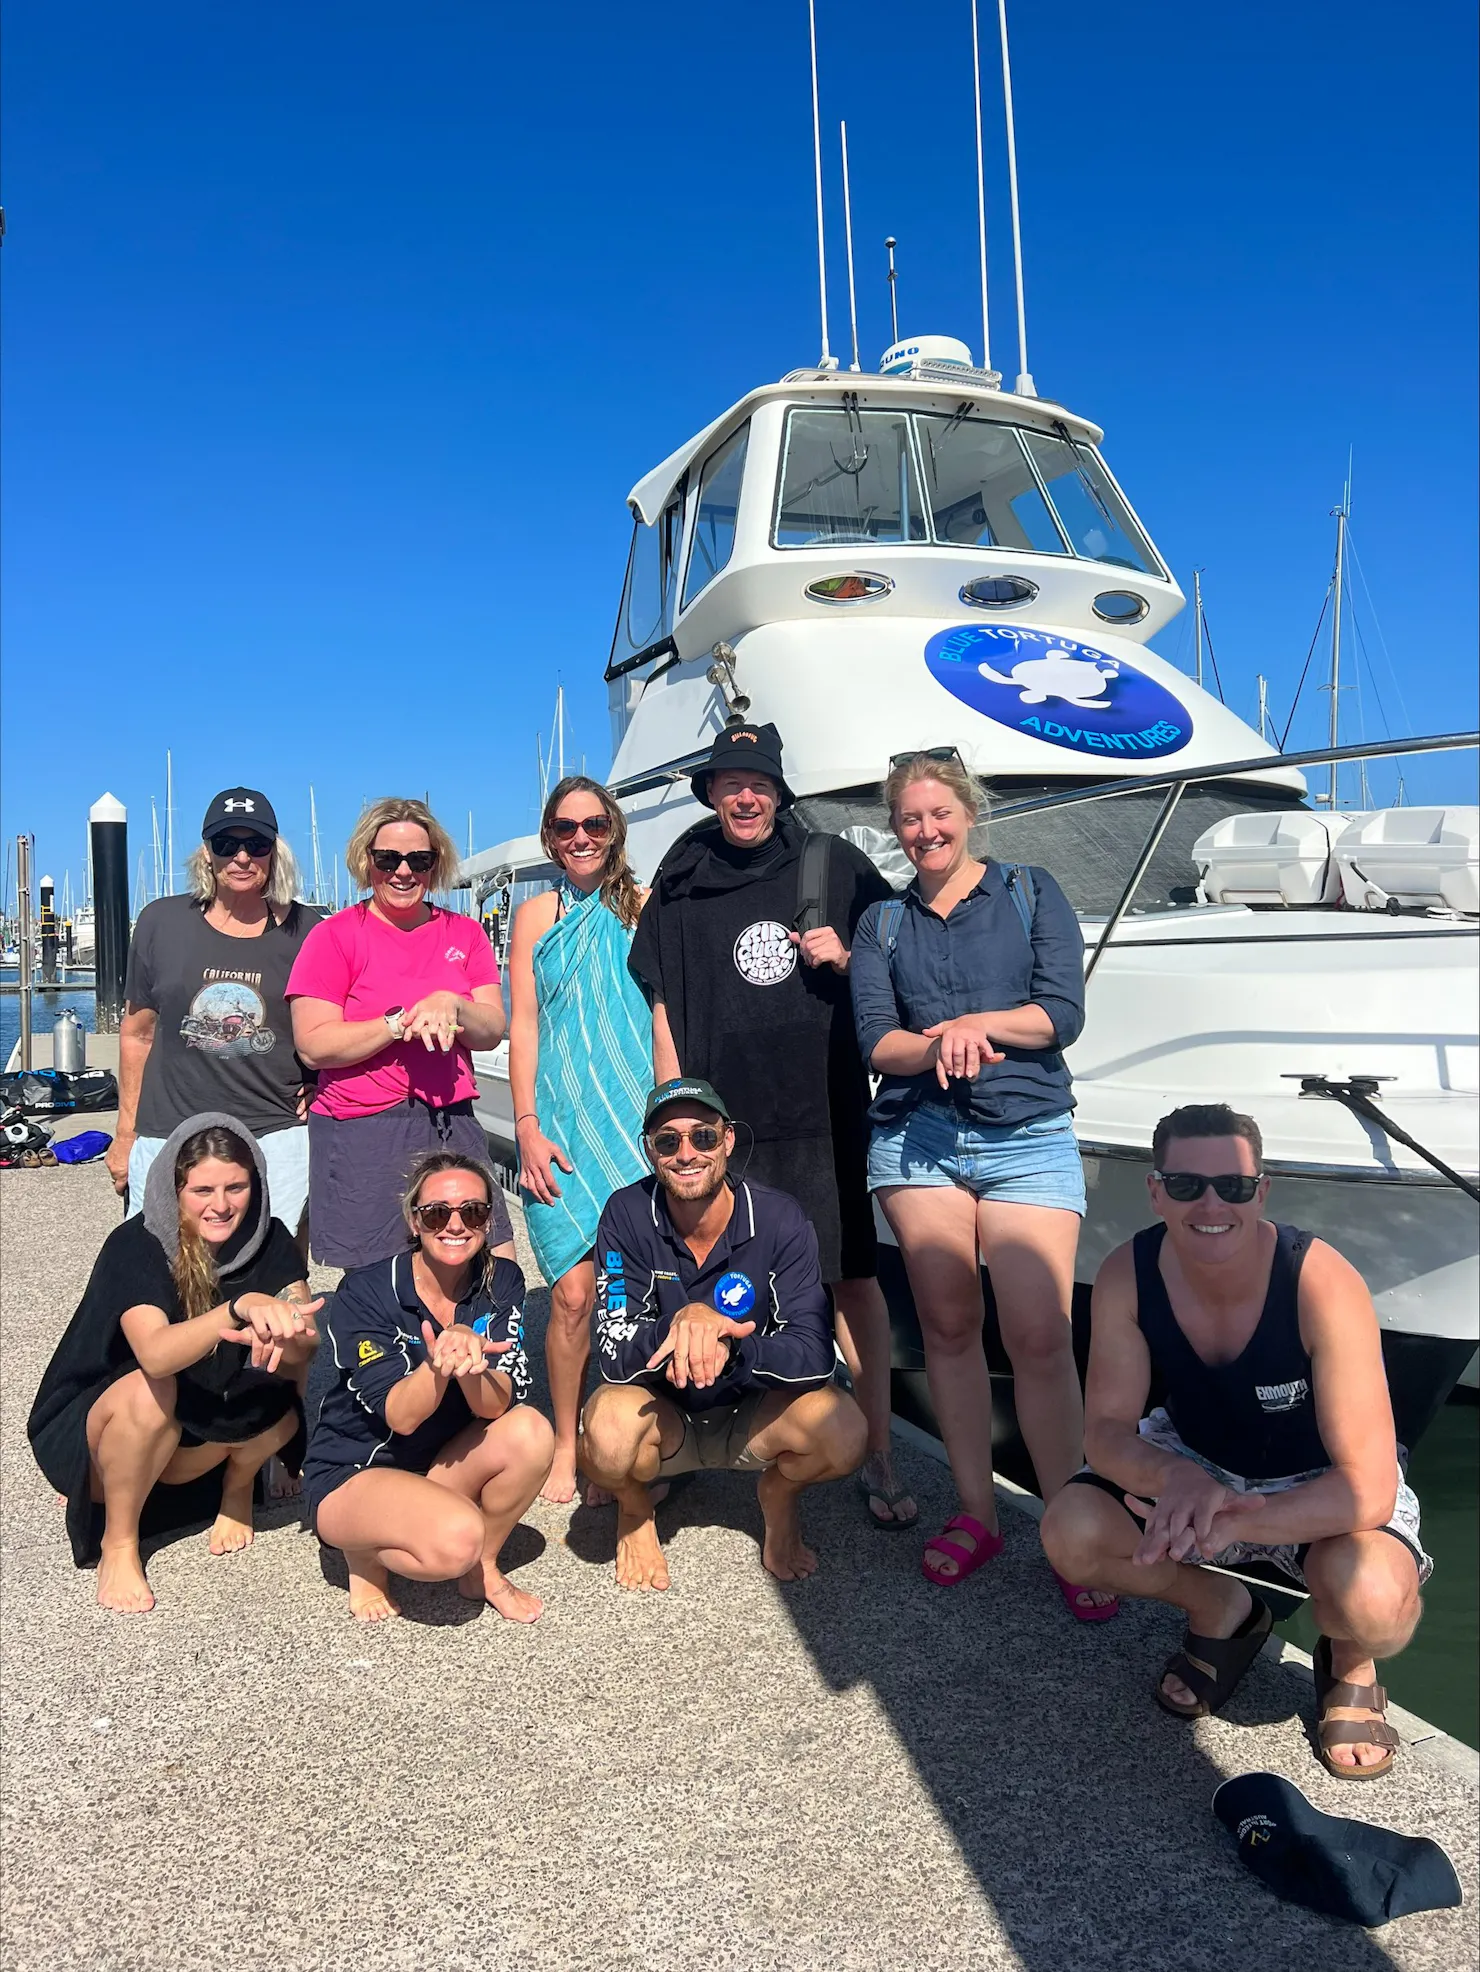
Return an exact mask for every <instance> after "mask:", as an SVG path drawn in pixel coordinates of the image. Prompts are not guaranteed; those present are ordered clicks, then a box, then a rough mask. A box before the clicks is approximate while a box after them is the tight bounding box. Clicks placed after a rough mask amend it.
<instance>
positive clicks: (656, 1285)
mask: <svg viewBox="0 0 1480 1972" xmlns="http://www.w3.org/2000/svg"><path fill="white" fill-rule="evenodd" d="M691 1301H699V1302H703V1303H704V1304H705V1305H706V1306H708V1307H711V1308H715V1309H717V1310H718V1311H719V1313H720V1314H722V1315H728V1316H729V1317H730V1319H731V1320H732V1321H737V1322H746V1321H753V1322H754V1323H755V1333H754V1334H753V1335H747V1336H744V1337H742V1338H741V1339H740V1340H738V1341H736V1340H734V1339H733V1338H731V1339H730V1341H729V1345H728V1346H729V1356H728V1359H727V1361H726V1363H725V1368H724V1373H723V1375H722V1376H720V1377H719V1378H718V1380H717V1381H716V1382H714V1383H712V1384H711V1385H710V1386H709V1388H708V1389H707V1390H696V1389H695V1388H694V1386H693V1385H692V1384H690V1385H689V1387H688V1388H687V1389H686V1390H676V1389H675V1388H674V1387H673V1385H672V1384H671V1383H670V1382H669V1381H668V1379H667V1377H666V1376H665V1375H664V1373H663V1366H662V1365H660V1366H659V1367H658V1368H657V1369H655V1370H652V1369H649V1368H648V1366H647V1365H648V1358H649V1357H650V1356H652V1355H654V1354H655V1353H656V1351H657V1349H658V1345H659V1344H660V1343H661V1342H663V1341H664V1340H665V1339H666V1338H667V1335H668V1330H669V1328H670V1327H671V1325H672V1322H673V1318H674V1316H675V1315H676V1314H677V1313H678V1312H679V1310H680V1309H681V1308H686V1307H687V1306H688V1304H689V1303H690V1302H691ZM596 1355H597V1361H598V1362H599V1364H600V1366H601V1374H602V1376H603V1378H604V1379H605V1381H606V1382H608V1383H645V1384H647V1385H648V1386H649V1387H650V1388H651V1389H654V1390H660V1391H661V1392H662V1393H663V1395H664V1396H665V1397H666V1398H667V1399H668V1401H669V1402H670V1403H672V1404H677V1405H678V1406H679V1408H680V1409H681V1410H687V1411H701V1410H711V1409H713V1408H714V1407H715V1406H716V1405H719V1404H736V1403H738V1402H739V1401H740V1399H741V1398H742V1397H743V1396H745V1395H746V1394H747V1393H748V1392H750V1391H751V1390H756V1389H760V1390H790V1391H793V1392H795V1391H799V1390H813V1389H816V1388H818V1387H819V1386H820V1385H822V1384H824V1383H827V1382H828V1381H830V1379H831V1377H832V1373H833V1365H834V1363H835V1361H836V1360H837V1359H836V1356H835V1354H834V1351H833V1325H832V1309H831V1307H830V1305H829V1302H828V1298H827V1289H826V1288H825V1287H824V1286H823V1284H822V1272H821V1269H820V1267H819V1265H818V1261H817V1235H816V1233H815V1232H814V1231H813V1230H812V1224H811V1221H810V1220H809V1219H808V1218H807V1216H806V1214H805V1213H804V1212H803V1211H802V1208H801V1206H800V1205H798V1204H797V1202H796V1200H795V1199H794V1198H793V1197H792V1196H791V1195H790V1194H789V1193H788V1192H784V1191H773V1190H772V1189H771V1187H770V1186H769V1185H752V1184H739V1185H736V1186H735V1208H734V1210H733V1212H732V1213H731V1214H730V1223H729V1224H728V1225H727V1226H726V1227H725V1229H724V1231H723V1232H722V1233H721V1234H720V1236H719V1238H718V1239H717V1240H716V1241H715V1243H714V1247H713V1249H712V1251H711V1252H710V1254H709V1256H708V1258H707V1259H706V1260H705V1262H704V1264H703V1266H700V1264H699V1262H698V1261H697V1260H696V1259H695V1258H694V1256H693V1254H692V1253H691V1252H690V1250H689V1247H688V1243H687V1241H685V1240H684V1238H683V1237H682V1236H681V1234H680V1233H679V1232H678V1230H677V1228H676V1227H675V1226H674V1223H673V1221H672V1220H671V1219H670V1218H669V1216H668V1201H667V1199H666V1197H665V1195H664V1193H663V1189H662V1187H661V1186H660V1185H659V1183H658V1181H657V1179H656V1178H642V1179H640V1180H639V1181H638V1183H637V1184H635V1185H624V1186H623V1188H622V1189H621V1190H620V1191H615V1192H613V1193H612V1195H611V1197H610V1199H609V1200H608V1201H607V1207H606V1210H605V1211H604V1212H603V1213H602V1215H601V1224H600V1225H599V1226H598V1228H597V1231H596Z"/></svg>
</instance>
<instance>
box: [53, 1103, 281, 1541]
mask: <svg viewBox="0 0 1480 1972" xmlns="http://www.w3.org/2000/svg"><path fill="white" fill-rule="evenodd" d="M212 1125H219V1126H221V1127H223V1128H225V1129H229V1130H231V1131H232V1132H234V1134H235V1135H237V1136H239V1137H240V1138H241V1140H242V1142H243V1143H245V1144H246V1145H247V1146H248V1148H249V1149H250V1150H251V1153H252V1159H253V1163H254V1165H255V1167H256V1172H255V1182H254V1184H253V1186H252V1199H251V1204H250V1205H249V1207H248V1210H247V1217H246V1219H245V1220H244V1221H243V1223H242V1225H241V1226H240V1227H238V1229H237V1231H236V1232H234V1233H233V1234H232V1236H231V1238H230V1239H229V1240H228V1241H227V1242H226V1245H225V1246H224V1247H222V1248H221V1249H220V1251H219V1252H218V1254H217V1259H216V1271H217V1273H218V1274H219V1276H220V1279H221V1298H222V1299H223V1300H225V1299H227V1298H228V1297H231V1298H232V1299H234V1298H235V1297H236V1296H237V1295H239V1294H247V1293H252V1292H255V1293H258V1294H276V1293H278V1292H279V1291H280V1290H281V1289H282V1288H285V1287H288V1286H290V1285H291V1284H292V1283H293V1282H294V1281H300V1280H302V1279H303V1278H304V1274H305V1272H306V1269H305V1265H304V1260H303V1255H302V1254H301V1253H300V1252H299V1251H298V1248H297V1247H296V1246H295V1245H294V1243H293V1239H292V1235H291V1234H290V1233H289V1232H288V1230H287V1228H286V1227H285V1226H284V1225H283V1224H282V1223H281V1222H280V1221H279V1220H277V1219H274V1218H272V1217H271V1212H270V1206H269V1201H268V1196H267V1172H266V1166H265V1164H264V1162H263V1158H262V1152H261V1150H260V1149H259V1148H258V1145H257V1142H256V1139H255V1138H254V1137H253V1136H252V1135H251V1133H250V1132H249V1131H247V1130H245V1129H243V1127H242V1125H241V1124H240V1123H238V1122H237V1121H236V1120H235V1118H233V1117H230V1116H224V1115H218V1114H216V1113H214V1112H209V1113H206V1114H203V1115H200V1116H192V1117H190V1118H189V1119H188V1121H186V1122H184V1123H182V1124H181V1125H180V1127H179V1129H177V1130H176V1131H175V1133H174V1135H173V1136H171V1137H170V1138H169V1139H168V1140H167V1141H166V1143H165V1145H164V1148H163V1149H162V1150H161V1151H160V1153H159V1155H158V1156H157V1157H156V1158H155V1160H154V1162H153V1164H152V1165H151V1166H150V1167H149V1176H148V1178H147V1179H146V1181H145V1185H144V1210H143V1212H142V1214H141V1215H140V1216H139V1217H137V1218H133V1219H125V1220H124V1222H123V1224H122V1225H121V1226H118V1227H116V1228H115V1229H114V1231H112V1232H111V1233H109V1235H108V1237H107V1238H106V1239H105V1240H104V1241H103V1246H102V1250H101V1251H100V1252H99V1254H98V1257H97V1259H96V1260H95V1261H94V1262H93V1270H92V1274H91V1276H90V1278H89V1280H88V1283H87V1287H86V1289H85V1290H84V1292H83V1296H82V1300H81V1301H80V1302H79V1303H78V1307H77V1312H76V1314H75V1315H73V1317H72V1319H71V1321H70V1322H69V1323H68V1324H67V1329H66V1332H65V1334H64V1335H63V1336H62V1339H61V1341H60V1342H59V1343H58V1344H57V1346H56V1353H55V1355H53V1357H52V1359H51V1361H50V1363H49V1364H48V1365H47V1369H46V1374H45V1375H44V1376H43V1377H42V1379H41V1387H40V1389H39V1390H38V1391H37V1392H36V1401H35V1402H34V1403H33V1404H32V1406H31V1417H30V1422H29V1423H28V1425H27V1427H26V1435H27V1436H28V1437H29V1439H30V1441H31V1449H32V1451H33V1452H34V1453H35V1455H36V1463H37V1464H38V1465H39V1466H40V1467H41V1470H42V1471H43V1472H44V1473H45V1474H46V1477H47V1479H48V1481H49V1482H50V1483H51V1485H53V1486H54V1487H55V1488H56V1490H57V1491H58V1492H59V1493H61V1494H63V1495H64V1496H65V1498H66V1501H67V1535H68V1538H69V1539H70V1540H71V1543H72V1557H73V1559H74V1560H75V1562H76V1563H77V1566H78V1567H79V1568H86V1567H88V1566H90V1565H91V1564H92V1563H93V1562H95V1561H96V1560H97V1558H98V1555H99V1553H100V1552H101V1547H100V1537H101V1534H102V1527H103V1509H102V1506H101V1505H99V1504H97V1503H96V1502H95V1501H94V1500H93V1498H92V1493H91V1466H90V1460H89V1455H88V1449H87V1415H88V1412H89V1411H90V1410H91V1409H92V1407H93V1405H94V1404H95V1403H96V1402H97V1400H98V1398H99V1397H100V1396H101V1395H102V1393H103V1392H104V1391H105V1390H106V1389H107V1388H108V1387H109V1385H110V1384H113V1383H116V1382H117V1381H118V1379H119V1378H120V1377H121V1376H127V1375H128V1374H129V1372H130V1370H135V1369H137V1368H138V1367H139V1364H138V1361H137V1359H136V1357H135V1355H134V1352H133V1350H132V1349H131V1348H130V1347H129V1345H128V1338H127V1337H126V1336H125V1335H124V1332H123V1327H122V1317H123V1316H124V1314H125V1313H126V1312H127V1311H128V1310H129V1309H130V1308H137V1307H141V1306H147V1307H153V1308H162V1309H163V1310H164V1312H165V1314H166V1315H167V1316H168V1317H169V1319H170V1320H171V1321H172V1322H179V1321H184V1320H185V1310H184V1308H183V1307H182V1305H181V1303H180V1295H179V1290H178V1289H177V1288H176V1286H175V1281H174V1276H173V1274H172V1273H171V1271H170V1268H171V1264H172V1262H173V1260H174V1257H175V1254H176V1252H177V1251H178V1249H179V1244H180V1207H179V1202H178V1199H177V1197H176V1193H175V1182H174V1177H175V1158H176V1157H177V1155H178V1154H179V1150H180V1146H181V1145H182V1144H183V1143H184V1142H185V1140H186V1138H187V1137H191V1136H194V1135H195V1133H196V1131H197V1130H204V1129H208V1128H210V1127H211V1126H212ZM295 1408H296V1410H297V1412H298V1432H297V1434H296V1436H295V1437H294V1439H293V1440H292V1442H291V1443H290V1444H289V1445H288V1446H286V1447H285V1449H284V1450H283V1451H282V1452H281V1453H280V1455H279V1456H280V1457H281V1458H282V1459H283V1460H284V1462H285V1463H286V1464H287V1465H288V1466H289V1467H290V1469H292V1470H294V1471H296V1470H297V1468H298V1464H299V1461H300V1460H301V1458H302V1455H303V1446H304V1431H303V1406H302V1403H301V1401H300V1399H299V1396H298V1392H297V1390H296V1389H295V1387H294V1385H293V1384H292V1383H291V1382H290V1381H289V1380H288V1379H287V1378H286V1377H284V1376H278V1375H272V1376H270V1375H268V1373H267V1372H266V1371H265V1370H258V1369H253V1367H252V1363H251V1356H250V1353H249V1350H248V1349H247V1348H246V1347H244V1346H243V1345H241V1344H239V1343H234V1342H223V1343H221V1344H220V1345H219V1347H217V1348H216V1349H215V1350H214V1351H213V1352H212V1354H211V1355H209V1356H207V1357H205V1358H204V1359H203V1360H202V1361H201V1362H198V1363H192V1364H191V1365H190V1366H189V1368H188V1369H183V1370H179V1371H178V1372H177V1373H176V1376H175V1416H176V1418H177V1419H178V1420H179V1423H180V1426H181V1431H182V1436H181V1443H182V1444H186V1445H193V1444H213V1445H233V1444H242V1443H244V1442H245V1441H246V1440H247V1439H248V1438H255V1437H256V1436H257V1434H258V1433H259V1432H261V1431H265V1430H267V1429H268V1427H269V1426H270V1425H273V1424H276V1422H277V1421H278V1419H279V1418H280V1417H282V1416H283V1414H284V1413H285V1412H286V1411H288V1410H292V1409H295ZM220 1495H221V1473H220V1471H219V1470H218V1471H215V1472H208V1473H206V1474H205V1475H204V1477H203V1478H201V1479H199V1480H193V1481H191V1482H190V1483H189V1484H187V1485H184V1486H166V1485H158V1486H156V1487H155V1488H154V1490H153V1491H152V1492H151V1493H150V1495H149V1498H148V1501H147V1502H146V1504H145V1509H144V1515H143V1518H142V1520H141V1523H140V1527H141V1531H142V1532H143V1533H145V1534H158V1533H164V1532H169V1531H172V1530H174V1529H176V1528H179V1527H188V1526H190V1525H192V1524H193V1523H194V1522H196V1521H198V1520H201V1519H206V1518H209V1517H210V1516H211V1515H212V1514H213V1513H214V1512H215V1511H216V1508H217V1506H218V1505H219V1504H220Z"/></svg>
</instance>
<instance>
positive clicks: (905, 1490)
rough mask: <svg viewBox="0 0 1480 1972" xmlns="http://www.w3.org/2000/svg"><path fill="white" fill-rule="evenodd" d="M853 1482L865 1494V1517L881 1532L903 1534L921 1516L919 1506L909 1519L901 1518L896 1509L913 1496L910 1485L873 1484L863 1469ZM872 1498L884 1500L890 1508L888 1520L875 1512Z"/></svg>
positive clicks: (866, 1462)
mask: <svg viewBox="0 0 1480 1972" xmlns="http://www.w3.org/2000/svg"><path fill="white" fill-rule="evenodd" d="M868 1463H869V1461H868V1460H867V1459H865V1460H864V1464H865V1465H867V1464H868ZM853 1483H854V1485H855V1486H857V1488H858V1490H859V1492H860V1493H861V1494H862V1495H863V1511H864V1516H865V1518H866V1519H868V1520H869V1521H870V1522H871V1523H872V1524H873V1525H874V1526H875V1527H877V1528H878V1530H879V1532H880V1533H881V1534H902V1533H904V1532H905V1531H906V1529H907V1528H910V1527H913V1526H914V1524H915V1522H916V1521H917V1520H918V1519H919V1518H920V1509H919V1507H918V1506H917V1507H916V1508H915V1510H914V1512H913V1513H912V1514H911V1515H910V1517H909V1519H908V1520H902V1519H900V1517H899V1516H898V1514H896V1513H895V1511H894V1509H895V1507H896V1506H898V1504H899V1502H900V1501H901V1500H907V1499H911V1498H913V1494H912V1492H911V1490H910V1488H909V1487H908V1486H882V1485H881V1486H875V1485H871V1484H870V1483H869V1481H868V1480H867V1479H865V1478H864V1476H863V1473H862V1472H861V1471H860V1472H859V1474H858V1476H857V1478H856V1479H855V1480H854V1482H853ZM870 1500H882V1501H883V1502H884V1504H885V1506H887V1507H888V1509H889V1518H888V1519H887V1520H885V1519H882V1518H881V1517H880V1515H879V1514H877V1513H875V1512H874V1510H873V1508H872V1507H871V1506H870V1505H869V1501H870Z"/></svg>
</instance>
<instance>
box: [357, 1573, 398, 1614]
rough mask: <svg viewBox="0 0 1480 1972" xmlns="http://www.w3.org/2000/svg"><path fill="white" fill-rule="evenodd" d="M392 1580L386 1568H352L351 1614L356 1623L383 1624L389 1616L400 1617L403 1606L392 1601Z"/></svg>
mask: <svg viewBox="0 0 1480 1972" xmlns="http://www.w3.org/2000/svg"><path fill="white" fill-rule="evenodd" d="M390 1583H391V1578H390V1576H389V1574H388V1573H387V1572H386V1570H385V1569H384V1568H369V1567H364V1568H351V1569H350V1571H349V1613H350V1615H351V1616H353V1617H354V1618H355V1620H356V1622H360V1623H383V1622H384V1621H385V1619H386V1617H387V1616H399V1615H400V1613H401V1605H400V1603H399V1602H394V1601H392V1599H391V1593H390Z"/></svg>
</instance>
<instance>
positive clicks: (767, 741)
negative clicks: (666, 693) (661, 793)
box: [689, 724, 796, 808]
mask: <svg viewBox="0 0 1480 1972" xmlns="http://www.w3.org/2000/svg"><path fill="white" fill-rule="evenodd" d="M726 767H748V768H757V769H759V771H760V772H761V773H763V774H765V775H767V776H768V777H769V778H770V779H771V780H773V781H774V782H775V783H776V806H777V807H778V808H789V807H790V806H791V804H792V803H793V801H795V800H796V796H795V795H794V794H793V793H792V791H791V789H790V788H789V787H788V786H787V785H786V780H785V777H784V776H783V774H782V772H781V735H780V733H778V732H777V730H776V728H775V727H774V726H772V725H769V724H768V725H765V726H726V727H725V729H724V731H723V732H722V733H716V734H715V736H714V745H713V746H712V747H710V749H709V758H708V759H707V760H706V761H705V762H704V763H703V765H702V766H699V767H696V768H695V769H694V771H693V773H692V774H691V775H690V776H689V786H690V787H691V788H692V789H693V790H694V799H695V800H696V801H702V802H703V803H704V806H705V807H706V808H712V807H713V806H714V803H713V802H712V801H711V800H710V798H709V777H710V775H711V774H718V773H721V772H723V770H724V769H725V768H726Z"/></svg>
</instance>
